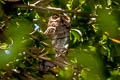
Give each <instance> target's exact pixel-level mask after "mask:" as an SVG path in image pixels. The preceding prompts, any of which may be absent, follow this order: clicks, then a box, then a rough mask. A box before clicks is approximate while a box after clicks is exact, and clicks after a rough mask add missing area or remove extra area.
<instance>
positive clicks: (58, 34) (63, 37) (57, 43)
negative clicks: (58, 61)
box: [44, 14, 71, 58]
mask: <svg viewBox="0 0 120 80" xmlns="http://www.w3.org/2000/svg"><path fill="white" fill-rule="evenodd" d="M70 26H71V21H70V17H69V16H67V15H65V14H54V15H52V16H51V17H50V18H49V21H48V27H47V29H46V31H45V32H44V33H45V34H46V35H48V36H49V37H50V39H51V40H52V46H53V48H54V50H55V51H56V55H55V57H56V58H57V57H60V56H62V57H65V56H66V54H67V50H68V45H69V32H70Z"/></svg>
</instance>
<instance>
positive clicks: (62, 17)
mask: <svg viewBox="0 0 120 80" xmlns="http://www.w3.org/2000/svg"><path fill="white" fill-rule="evenodd" d="M49 21H50V22H60V23H62V22H63V23H68V24H70V23H71V20H70V17H69V16H67V15H66V14H63V13H62V14H53V15H52V16H51V17H50V18H49Z"/></svg>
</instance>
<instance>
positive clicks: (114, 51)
mask: <svg viewBox="0 0 120 80" xmlns="http://www.w3.org/2000/svg"><path fill="white" fill-rule="evenodd" d="M20 5H22V6H20ZM24 5H26V6H24ZM28 6H29V7H28ZM30 6H32V7H30ZM39 6H40V7H42V8H40V7H39ZM63 9H64V10H63ZM60 12H62V13H64V12H65V13H66V14H67V15H69V16H70V17H71V20H72V22H71V24H72V27H71V31H70V43H69V44H70V46H69V51H68V55H67V56H66V59H67V60H68V61H69V62H71V63H72V65H70V66H69V65H66V66H65V68H64V69H61V68H59V66H55V65H54V64H53V65H52V64H50V65H51V67H50V66H49V67H47V65H48V64H49V61H52V60H53V59H54V55H55V51H54V50H53V49H52V46H51V41H50V39H49V38H48V37H47V36H46V35H44V31H45V29H46V28H47V22H48V19H49V17H50V16H51V15H52V14H54V13H60ZM119 21H120V1H119V0H38V1H37V0H0V80H120V52H119V49H120V23H119ZM47 61H48V62H47ZM75 68H77V69H75Z"/></svg>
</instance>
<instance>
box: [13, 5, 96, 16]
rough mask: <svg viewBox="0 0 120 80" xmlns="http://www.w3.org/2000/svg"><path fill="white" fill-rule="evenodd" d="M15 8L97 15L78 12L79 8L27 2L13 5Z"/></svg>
mask: <svg viewBox="0 0 120 80" xmlns="http://www.w3.org/2000/svg"><path fill="white" fill-rule="evenodd" d="M12 7H13V8H29V9H36V10H45V11H51V12H55V13H56V12H57V13H74V14H77V15H80V16H85V17H96V16H90V15H89V14H86V13H82V12H78V11H77V10H65V9H61V8H54V7H42V6H34V5H33V6H32V5H25V4H17V5H13V6H12Z"/></svg>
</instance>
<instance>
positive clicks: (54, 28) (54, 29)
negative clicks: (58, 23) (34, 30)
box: [44, 26, 56, 35]
mask: <svg viewBox="0 0 120 80" xmlns="http://www.w3.org/2000/svg"><path fill="white" fill-rule="evenodd" d="M55 31H56V27H52V26H50V27H48V28H47V29H46V31H45V32H44V34H46V35H48V34H53V33H55Z"/></svg>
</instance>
